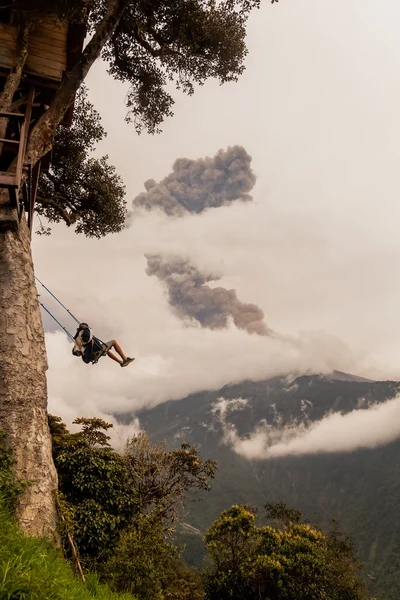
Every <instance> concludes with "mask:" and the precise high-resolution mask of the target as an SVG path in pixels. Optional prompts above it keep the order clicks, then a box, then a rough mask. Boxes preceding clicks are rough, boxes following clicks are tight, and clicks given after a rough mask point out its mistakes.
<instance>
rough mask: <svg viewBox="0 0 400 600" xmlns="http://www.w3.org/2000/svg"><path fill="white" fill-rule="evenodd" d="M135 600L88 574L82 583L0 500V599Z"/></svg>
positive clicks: (43, 541)
mask: <svg viewBox="0 0 400 600" xmlns="http://www.w3.org/2000/svg"><path fill="white" fill-rule="evenodd" d="M93 599H96V600H137V599H135V598H134V597H133V596H131V595H129V594H116V593H113V592H111V590H110V589H109V588H108V587H107V586H105V585H101V584H100V583H99V582H98V581H97V579H96V577H95V576H93V575H88V578H87V582H86V584H84V583H83V582H82V581H80V580H79V579H77V578H76V577H75V575H74V573H73V570H72V568H71V567H70V565H69V563H68V562H67V561H65V560H64V559H63V558H62V557H61V556H60V555H59V554H58V553H57V552H56V551H55V550H54V549H53V548H52V547H51V546H50V544H49V543H48V542H47V541H46V540H43V539H39V538H28V537H26V536H25V535H24V534H23V533H22V532H21V531H20V529H19V528H18V526H17V524H16V523H15V522H14V521H13V519H12V517H11V516H10V512H9V510H8V509H7V508H6V506H5V502H4V500H2V498H1V497H0V600H93Z"/></svg>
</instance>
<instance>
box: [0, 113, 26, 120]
mask: <svg viewBox="0 0 400 600" xmlns="http://www.w3.org/2000/svg"><path fill="white" fill-rule="evenodd" d="M24 116H25V115H23V114H22V113H10V112H0V117H18V118H19V119H23V118H24Z"/></svg>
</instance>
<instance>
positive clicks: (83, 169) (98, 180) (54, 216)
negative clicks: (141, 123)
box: [36, 87, 126, 238]
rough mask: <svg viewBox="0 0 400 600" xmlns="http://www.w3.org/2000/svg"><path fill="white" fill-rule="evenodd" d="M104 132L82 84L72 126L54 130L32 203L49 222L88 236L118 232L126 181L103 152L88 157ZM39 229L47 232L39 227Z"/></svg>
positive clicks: (121, 226)
mask: <svg viewBox="0 0 400 600" xmlns="http://www.w3.org/2000/svg"><path fill="white" fill-rule="evenodd" d="M105 136H106V132H105V130H104V128H103V127H102V125H101V119H100V115H99V114H98V112H97V111H96V110H95V109H94V107H93V105H92V104H91V103H90V102H89V101H88V99H87V90H86V88H85V87H82V88H81V90H80V91H79V92H78V95H77V98H76V101H75V110H74V118H73V122H72V125H71V126H70V127H66V126H64V125H60V127H59V128H58V130H57V132H56V134H55V136H54V140H53V148H52V161H51V166H50V170H49V171H48V172H43V173H42V174H41V177H40V181H39V188H38V196H37V207H36V211H37V213H38V214H39V215H42V216H44V217H46V219H47V220H48V221H50V222H51V223H57V222H59V221H64V222H65V223H66V224H67V225H68V227H70V226H75V231H76V233H84V234H85V235H86V236H88V237H97V238H100V237H102V236H104V235H107V234H109V233H117V232H119V231H121V229H122V228H123V227H124V223H125V217H126V202H125V188H124V185H123V184H122V180H121V178H120V177H119V175H118V174H117V173H116V171H115V168H114V167H113V166H112V165H110V164H109V162H108V157H107V156H102V157H101V158H95V157H93V156H92V152H93V151H94V150H95V148H96V145H97V144H98V143H99V142H100V141H101V140H103V139H104V137H105ZM40 232H41V233H44V232H46V233H47V232H48V230H46V231H44V230H43V228H42V230H41V231H40Z"/></svg>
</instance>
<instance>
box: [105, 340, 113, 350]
mask: <svg viewBox="0 0 400 600" xmlns="http://www.w3.org/2000/svg"><path fill="white" fill-rule="evenodd" d="M103 343H104V346H107V350H111V348H113V346H114V340H110V341H109V342H103Z"/></svg>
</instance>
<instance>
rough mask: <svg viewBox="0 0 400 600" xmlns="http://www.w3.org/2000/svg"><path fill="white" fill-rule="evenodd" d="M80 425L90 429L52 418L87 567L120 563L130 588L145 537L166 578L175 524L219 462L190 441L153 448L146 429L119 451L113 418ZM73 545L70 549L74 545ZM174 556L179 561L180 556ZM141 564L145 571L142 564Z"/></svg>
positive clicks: (62, 484) (63, 488)
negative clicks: (128, 565) (128, 563)
mask: <svg viewBox="0 0 400 600" xmlns="http://www.w3.org/2000/svg"><path fill="white" fill-rule="evenodd" d="M74 423H75V424H78V425H81V426H82V428H81V430H80V431H78V432H76V433H70V432H69V431H68V429H67V428H66V427H65V425H64V423H63V422H62V420H61V419H60V418H59V417H55V416H49V425H50V431H51V434H52V438H53V456H54V461H55V465H56V468H57V472H58V476H59V489H60V492H61V493H62V495H63V498H64V501H65V503H66V507H67V509H68V510H69V514H70V515H71V520H72V528H73V536H74V539H75V541H76V543H77V546H78V548H79V552H80V556H81V558H82V559H83V562H84V564H86V565H88V566H97V567H99V566H100V565H104V564H108V565H110V564H112V565H116V564H118V565H119V568H120V569H121V574H120V576H118V577H117V575H116V576H115V582H114V583H115V586H114V587H116V588H118V589H119V590H121V591H124V590H125V591H126V590H128V589H130V587H129V585H126V586H125V587H123V585H122V584H123V582H124V581H126V578H127V577H131V578H132V577H133V575H132V573H133V571H132V573H131V575H128V574H126V573H125V574H124V573H123V572H124V570H125V568H124V566H123V563H124V561H125V560H128V558H127V557H129V556H130V553H131V552H133V550H132V549H131V547H136V545H137V544H139V541H138V540H140V543H143V544H144V546H145V545H146V544H149V545H150V546H151V545H152V544H154V552H156V551H157V552H158V551H160V553H159V554H154V556H153V558H152V559H151V560H152V561H153V562H154V564H157V565H158V567H157V569H158V574H159V576H160V573H161V572H162V571H163V570H164V567H163V568H161V563H160V561H161V559H162V557H163V556H164V555H165V554H166V553H167V554H168V552H167V550H168V549H171V548H172V545H171V544H170V543H169V542H168V540H167V537H168V534H169V533H170V532H171V531H172V527H173V523H174V522H175V520H176V519H177V517H178V515H179V513H180V511H181V509H182V507H183V506H184V503H185V501H186V499H187V498H188V496H189V495H190V493H192V492H193V491H198V490H209V489H210V486H209V479H212V478H213V477H214V473H215V468H216V467H215V464H214V463H213V462H212V461H209V460H206V461H202V460H201V459H200V457H199V455H198V453H197V451H196V450H195V449H194V448H192V447H190V446H187V445H185V444H183V445H182V448H180V449H178V450H172V451H168V450H166V448H165V446H164V445H160V446H153V445H152V443H151V442H150V440H149V439H148V437H147V436H146V434H145V433H141V434H139V435H138V436H135V437H133V438H132V439H131V440H130V441H129V442H128V443H127V445H126V449H125V451H124V452H123V453H118V452H115V451H114V450H113V449H112V448H111V447H110V445H109V441H108V440H109V439H110V437H109V436H108V435H107V434H106V431H108V430H109V429H110V428H111V427H112V425H111V424H110V423H107V422H105V421H103V420H102V419H99V418H92V419H88V418H79V419H76V420H75V421H74ZM153 538H154V539H153ZM161 542H162V543H161ZM160 544H161V545H160ZM65 548H66V551H67V552H69V550H68V544H67V543H66V544H65ZM157 548H158V550H157ZM169 554H170V558H171V559H172V558H174V560H178V555H179V553H177V552H175V551H173V552H172V550H171V552H170V553H169ZM149 560H150V559H149ZM104 568H105V569H106V572H107V573H109V572H110V568H109V567H107V568H106V567H104ZM113 568H114V567H113ZM137 568H138V569H140V568H142V567H141V566H140V564H139V563H138V567H137ZM124 585H125V584H124ZM132 585H133V584H132ZM157 585H161V583H160V582H158V583H157Z"/></svg>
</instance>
